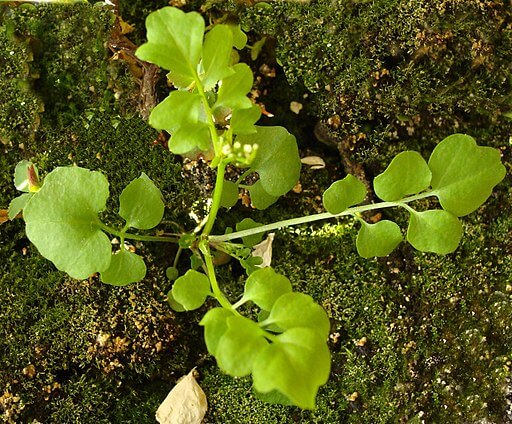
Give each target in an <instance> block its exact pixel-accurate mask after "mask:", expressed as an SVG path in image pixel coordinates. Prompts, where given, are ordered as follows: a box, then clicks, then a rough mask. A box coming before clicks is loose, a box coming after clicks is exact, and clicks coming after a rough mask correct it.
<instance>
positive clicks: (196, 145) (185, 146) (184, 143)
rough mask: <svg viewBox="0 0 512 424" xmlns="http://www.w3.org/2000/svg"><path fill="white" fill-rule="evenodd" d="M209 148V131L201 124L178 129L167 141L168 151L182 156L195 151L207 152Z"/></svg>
mask: <svg viewBox="0 0 512 424" xmlns="http://www.w3.org/2000/svg"><path fill="white" fill-rule="evenodd" d="M209 148H210V131H209V129H208V127H207V126H206V125H204V124H202V123H198V124H189V125H186V126H183V127H180V129H178V130H177V131H176V132H175V133H174V134H173V135H172V136H171V139H170V140H169V150H170V151H171V152H173V153H174V154H176V155H182V154H185V153H188V152H191V151H193V150H195V149H199V150H201V151H203V152H204V151H207V150H208V149H209Z"/></svg>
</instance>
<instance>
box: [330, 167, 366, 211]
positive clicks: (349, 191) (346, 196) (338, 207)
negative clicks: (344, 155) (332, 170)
mask: <svg viewBox="0 0 512 424" xmlns="http://www.w3.org/2000/svg"><path fill="white" fill-rule="evenodd" d="M365 197H366V186H365V185H364V184H363V183H362V182H361V181H359V180H358V179H357V178H356V177H354V176H353V175H351V174H348V175H347V176H346V177H345V178H343V179H342V180H339V181H335V182H334V183H332V184H331V185H330V187H329V188H328V189H327V190H325V192H324V194H323V196H322V202H323V204H324V208H325V209H326V210H327V212H329V213H332V214H333V215H336V214H338V213H341V212H343V211H344V210H346V209H348V208H349V207H350V206H353V205H357V204H358V203H361V202H362V201H363V200H364V198H365Z"/></svg>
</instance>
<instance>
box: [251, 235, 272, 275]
mask: <svg viewBox="0 0 512 424" xmlns="http://www.w3.org/2000/svg"><path fill="white" fill-rule="evenodd" d="M274 236H275V234H274V233H270V234H269V235H268V236H267V238H266V239H265V240H263V241H262V242H261V243H258V244H257V245H256V246H254V249H253V251H252V256H255V257H260V258H261V259H263V262H262V263H261V264H260V265H258V267H259V268H265V267H267V266H270V262H272V242H273V241H274Z"/></svg>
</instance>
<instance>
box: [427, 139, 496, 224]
mask: <svg viewBox="0 0 512 424" xmlns="http://www.w3.org/2000/svg"><path fill="white" fill-rule="evenodd" d="M428 166H429V167H430V169H431V171H432V189H433V190H434V192H435V194H436V195H437V197H438V198H439V202H440V203H441V206H442V207H443V209H445V210H447V211H449V212H451V213H453V214H454V215H456V216H464V215H467V214H469V213H471V212H473V211H474V210H476V209H477V208H478V207H479V206H480V205H482V204H483V203H484V202H485V201H486V199H487V198H488V197H489V196H490V195H491V192H492V189H493V188H494V186H495V185H496V184H498V183H499V182H500V181H501V180H502V179H503V178H504V177H505V173H506V171H505V167H504V166H503V165H502V164H501V159H500V152H499V151H498V150H496V149H493V148H491V147H482V146H477V144H476V142H475V140H474V139H473V138H472V137H470V136H469V135H465V134H453V135H450V136H449V137H447V138H445V139H444V140H443V141H441V142H440V143H439V144H438V145H437V146H436V148H435V149H434V151H433V152H432V155H431V156H430V159H429V162H428Z"/></svg>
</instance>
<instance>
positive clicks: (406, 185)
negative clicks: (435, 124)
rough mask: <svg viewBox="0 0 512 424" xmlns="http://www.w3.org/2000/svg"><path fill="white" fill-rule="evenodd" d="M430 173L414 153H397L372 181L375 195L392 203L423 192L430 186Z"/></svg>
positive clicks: (420, 157)
mask: <svg viewBox="0 0 512 424" xmlns="http://www.w3.org/2000/svg"><path fill="white" fill-rule="evenodd" d="M431 178H432V173H431V172H430V169H429V167H428V165H427V162H425V159H423V157H422V156H421V155H420V154H419V153H418V152H414V151H406V152H402V153H399V154H398V155H396V156H395V157H394V159H393V160H392V161H391V163H390V164H389V165H388V167H387V168H386V170H385V171H384V172H383V173H382V174H380V175H377V176H376V177H375V179H374V181H373V188H374V190H375V194H376V195H377V196H379V197H380V198H381V199H382V200H385V201H387V202H392V201H395V200H400V199H403V198H404V197H405V196H407V195H410V194H416V193H419V192H420V191H423V190H425V189H426V188H428V187H429V185H430V180H431Z"/></svg>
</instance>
